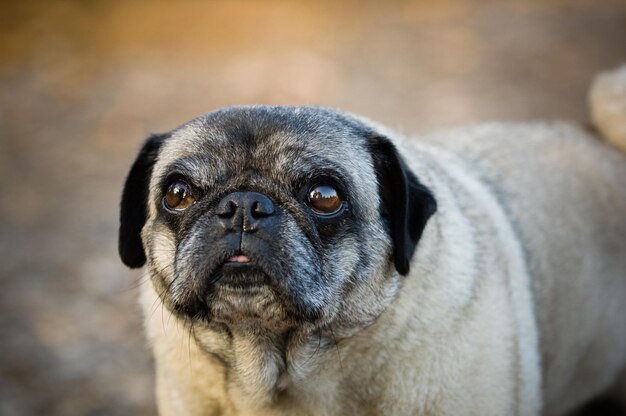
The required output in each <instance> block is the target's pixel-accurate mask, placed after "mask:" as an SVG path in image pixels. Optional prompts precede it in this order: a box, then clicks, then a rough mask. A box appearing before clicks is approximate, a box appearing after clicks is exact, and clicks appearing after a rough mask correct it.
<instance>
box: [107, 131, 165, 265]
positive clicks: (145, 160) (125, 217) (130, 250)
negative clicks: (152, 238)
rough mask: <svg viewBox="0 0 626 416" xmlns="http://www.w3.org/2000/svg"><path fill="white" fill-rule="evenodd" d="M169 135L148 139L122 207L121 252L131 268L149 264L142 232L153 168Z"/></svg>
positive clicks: (128, 178)
mask: <svg viewBox="0 0 626 416" xmlns="http://www.w3.org/2000/svg"><path fill="white" fill-rule="evenodd" d="M167 137H169V133H168V134H155V135H152V136H150V137H149V138H148V140H146V142H145V143H144V145H143V147H142V148H141V150H140V151H139V154H138V155H137V159H135V163H133V166H132V167H131V168H130V172H129V173H128V176H127V177H126V183H125V184H124V191H123V192H122V203H121V204H120V233H119V240H118V251H119V253H120V257H121V258H122V262H124V264H125V265H127V266H128V267H131V268H137V267H141V266H143V265H144V264H145V263H146V253H145V252H144V248H143V243H142V241H141V229H142V228H143V226H144V224H145V223H146V215H147V209H148V192H149V189H148V187H149V184H150V177H151V176H152V168H153V166H154V162H155V161H156V158H157V155H158V154H159V149H160V148H161V145H162V144H163V141H164V140H165V139H166V138H167Z"/></svg>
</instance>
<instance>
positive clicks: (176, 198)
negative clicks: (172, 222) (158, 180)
mask: <svg viewBox="0 0 626 416" xmlns="http://www.w3.org/2000/svg"><path fill="white" fill-rule="evenodd" d="M163 202H164V203H165V206H166V207H167V208H169V209H173V210H176V211H183V210H185V209H187V208H189V207H190V206H191V204H193V203H194V198H193V195H192V194H191V188H190V187H189V185H187V183H186V182H183V181H176V182H172V184H171V185H170V186H169V188H167V192H166V193H165V197H164V198H163Z"/></svg>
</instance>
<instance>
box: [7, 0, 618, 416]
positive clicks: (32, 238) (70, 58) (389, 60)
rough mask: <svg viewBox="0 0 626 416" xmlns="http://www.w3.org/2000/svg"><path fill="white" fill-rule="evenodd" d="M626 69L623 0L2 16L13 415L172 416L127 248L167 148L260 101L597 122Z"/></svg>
mask: <svg viewBox="0 0 626 416" xmlns="http://www.w3.org/2000/svg"><path fill="white" fill-rule="evenodd" d="M624 61H626V1H624V0H532V1H490V0H460V1H452V0H436V1H434V0H433V1H426V0H424V1H393V2H391V1H390V2H382V1H381V2H375V1H358V2H357V1H342V2H339V1H326V0H319V1H310V2H305V1H274V0H268V1H243V0H240V1H190V0H182V1H171V2H165V1H138V0H129V1H112V0H111V1H96V0H90V1H75V2H63V1H40V2H37V1H29V0H22V1H16V2H1V4H0V254H1V257H0V414H1V415H4V416H12V415H141V414H154V412H155V408H154V404H153V402H154V395H153V391H152V383H153V375H152V363H151V359H150V357H149V353H148V350H147V349H146V347H145V346H144V339H143V334H142V328H141V317H140V313H139V309H138V307H137V305H136V300H135V299H136V296H137V292H138V289H137V287H138V285H140V284H142V283H141V281H142V274H141V272H140V271H130V270H127V269H125V268H124V267H123V266H122V264H121V263H120V261H119V259H118V257H117V252H116V239H117V227H118V223H117V218H118V199H119V195H120V191H121V185H122V182H123V179H124V176H125V174H126V172H127V169H128V168H129V166H130V164H131V163H132V160H133V158H134V155H135V152H136V151H137V150H138V148H139V146H140V143H141V142H142V140H143V139H144V138H145V137H146V136H147V135H148V134H149V133H151V132H161V131H165V130H169V129H171V128H173V127H175V126H177V125H178V124H181V123H182V122H184V121H186V120H188V119H190V118H192V117H195V116H197V115H199V114H202V113H204V112H207V111H209V110H212V109H215V108H218V107H223V106H228V105H232V104H250V103H267V104H321V105H326V106H333V107H340V108H343V109H346V110H349V111H353V112H357V113H362V114H364V115H367V116H369V117H371V118H374V119H377V120H379V121H381V122H384V123H387V124H389V125H391V126H394V127H396V128H398V129H401V130H402V131H404V132H419V131H423V130H428V129H433V128H445V127H447V126H450V125H457V124H461V123H470V122H478V121H482V120H493V119H498V120H513V121H523V120H530V119H569V120H574V121H578V122H583V123H584V122H585V121H586V120H587V112H586V101H585V94H586V90H587V86H588V84H589V81H590V79H591V78H592V76H593V74H594V73H596V72H597V71H599V70H602V69H607V68H610V67H614V66H616V65H617V64H619V63H620V62H624Z"/></svg>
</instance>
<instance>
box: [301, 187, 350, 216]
mask: <svg viewBox="0 0 626 416" xmlns="http://www.w3.org/2000/svg"><path fill="white" fill-rule="evenodd" d="M307 203H308V205H309V207H310V208H311V209H312V210H313V211H315V212H316V213H318V214H322V215H329V214H335V213H336V212H338V211H339V210H340V209H341V207H342V206H343V201H342V200H341V198H340V197H339V193H338V192H337V190H336V189H335V188H333V187H332V186H328V185H317V186H314V187H313V188H311V190H310V191H309V194H308V195H307Z"/></svg>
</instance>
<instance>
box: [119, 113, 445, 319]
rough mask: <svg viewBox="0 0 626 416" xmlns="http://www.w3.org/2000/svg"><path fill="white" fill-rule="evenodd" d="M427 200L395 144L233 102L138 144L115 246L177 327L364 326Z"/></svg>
mask: <svg viewBox="0 0 626 416" xmlns="http://www.w3.org/2000/svg"><path fill="white" fill-rule="evenodd" d="M435 206H436V204H435V200H434V198H433V196H432V195H431V193H430V192H429V191H428V190H427V189H426V188H425V187H424V186H423V185H422V184H421V183H420V182H419V181H418V179H417V178H416V177H415V175H414V174H413V173H412V172H411V171H410V170H409V169H408V167H407V165H406V164H405V163H404V161H403V159H402V158H401V157H400V156H399V155H398V153H397V151H396V148H395V147H394V145H393V144H392V143H391V142H390V141H389V140H388V139H387V138H385V137H384V136H382V135H381V134H379V133H378V132H376V131H375V130H374V129H373V128H371V127H369V126H368V125H366V124H365V123H363V122H361V121H359V120H357V119H356V118H352V117H350V116H347V115H344V114H341V113H338V112H335V111H332V110H327V109H321V108H311V107H303V108H298V107H236V108H229V109H225V110H220V111H217V112H213V113H209V114H207V115H204V116H202V117H199V118H197V119H195V120H193V121H191V122H189V123H187V124H185V125H183V126H181V127H179V128H177V129H175V130H173V131H172V132H170V133H166V134H162V135H155V136H152V137H150V138H149V139H148V140H147V142H146V143H145V144H144V146H143V148H142V150H141V152H140V153H139V155H138V157H137V159H136V161H135V163H134V164H133V166H132V169H131V171H130V173H129V175H128V178H127V180H126V185H125V188H124V192H123V196H122V203H121V226H120V236H119V251H120V255H121V258H122V260H123V262H124V263H125V264H126V265H128V266H130V267H141V266H143V265H144V264H145V263H147V266H148V268H149V271H150V275H151V277H152V281H153V284H154V285H155V287H156V290H157V291H158V293H159V295H160V297H161V300H162V301H163V303H164V304H165V305H166V306H167V307H168V308H169V309H170V310H171V311H173V312H174V313H175V314H177V315H178V316H180V317H183V318H185V319H192V320H196V321H201V322H204V323H207V324H209V325H211V324H216V325H226V326H229V327H230V326H236V325H240V324H244V323H245V324H246V325H249V324H251V323H252V324H253V325H260V326H265V327H270V328H280V329H288V328H290V327H294V326H298V325H306V324H308V325H312V326H314V327H320V326H323V325H325V324H328V323H330V322H331V321H333V320H335V319H338V317H341V318H342V319H343V320H344V321H346V322H351V323H350V324H348V326H349V325H354V326H362V325H365V324H367V323H368V322H371V321H372V320H374V319H375V318H376V317H377V316H378V315H379V314H380V313H381V311H382V309H383V308H384V305H383V304H384V303H385V298H386V297H389V296H388V295H389V293H391V292H390V290H391V289H390V288H391V287H394V285H397V281H398V279H399V275H405V274H407V273H408V272H409V264H410V260H411V257H412V255H413V253H414V251H415V249H416V245H417V242H418V240H419V238H420V236H421V234H422V231H423V229H424V227H425V225H426V222H427V220H428V218H429V217H430V216H431V215H432V214H433V213H434V212H435ZM395 271H397V273H395Z"/></svg>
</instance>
